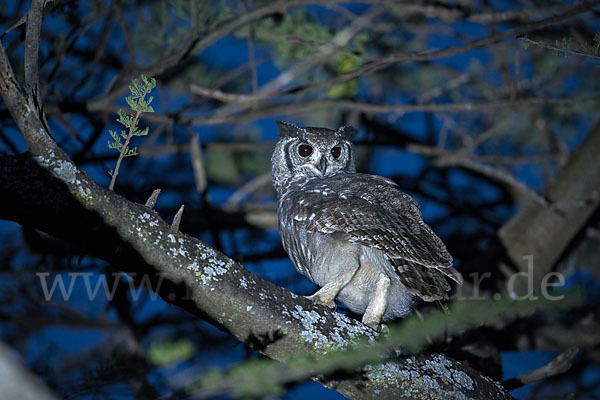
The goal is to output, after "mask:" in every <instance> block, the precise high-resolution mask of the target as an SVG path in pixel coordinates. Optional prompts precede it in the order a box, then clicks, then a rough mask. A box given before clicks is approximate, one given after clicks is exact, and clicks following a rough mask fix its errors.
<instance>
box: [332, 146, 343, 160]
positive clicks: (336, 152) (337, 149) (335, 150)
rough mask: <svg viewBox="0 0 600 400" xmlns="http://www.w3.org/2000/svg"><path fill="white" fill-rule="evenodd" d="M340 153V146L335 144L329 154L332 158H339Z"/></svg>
mask: <svg viewBox="0 0 600 400" xmlns="http://www.w3.org/2000/svg"><path fill="white" fill-rule="evenodd" d="M341 154H342V148H341V147H340V146H335V147H334V148H332V149H331V155H332V156H333V158H340V155H341Z"/></svg>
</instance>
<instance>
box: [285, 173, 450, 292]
mask: <svg viewBox="0 0 600 400" xmlns="http://www.w3.org/2000/svg"><path fill="white" fill-rule="evenodd" d="M304 189H305V190H304V192H303V198H302V201H299V202H298V203H297V205H296V207H297V209H296V215H297V217H298V218H301V219H304V220H305V221H306V222H307V229H308V231H309V232H318V233H321V234H325V235H328V236H330V237H332V238H334V239H339V240H346V241H350V242H355V243H360V244H362V245H364V246H369V247H374V248H377V249H380V250H382V251H383V252H384V254H385V256H386V258H387V259H388V260H389V261H390V265H391V266H392V268H393V269H394V271H393V273H396V274H397V275H398V277H399V278H400V280H401V281H402V283H403V284H404V285H405V286H406V287H407V289H409V290H410V291H411V292H412V293H414V294H415V295H417V296H419V297H420V298H422V299H423V300H425V301H434V300H444V299H447V298H448V296H447V294H446V292H447V291H448V290H450V285H449V284H448V282H447V281H446V279H445V278H444V277H448V278H450V279H452V280H453V281H455V282H457V283H459V284H461V283H462V276H461V275H460V273H459V272H458V271H456V270H455V269H454V268H453V267H452V256H451V255H450V253H448V251H447V250H446V246H445V245H444V243H443V242H442V241H441V240H440V239H439V238H438V237H437V235H436V234H435V233H434V232H433V231H432V230H431V228H430V227H429V226H427V225H426V224H425V222H423V219H422V217H421V212H420V210H419V207H418V205H417V204H416V202H415V201H414V200H413V199H412V198H411V197H410V196H409V195H407V194H405V193H402V192H401V191H399V190H398V189H397V187H396V185H395V184H394V183H393V182H392V181H390V180H388V179H386V178H383V177H379V176H374V175H366V174H344V175H335V176H332V177H328V178H325V179H322V180H319V181H318V182H315V183H314V184H308V185H306V186H305V188H304ZM390 272H392V271H390Z"/></svg>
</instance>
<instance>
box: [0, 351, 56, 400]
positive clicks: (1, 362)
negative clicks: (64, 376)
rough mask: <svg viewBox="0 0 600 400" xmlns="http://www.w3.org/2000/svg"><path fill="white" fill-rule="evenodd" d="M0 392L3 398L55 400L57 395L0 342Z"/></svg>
mask: <svg viewBox="0 0 600 400" xmlns="http://www.w3.org/2000/svg"><path fill="white" fill-rule="evenodd" d="M0 393H2V398H3V399H20V400H57V397H55V396H54V394H52V393H51V392H50V390H49V389H48V388H47V387H46V386H45V385H44V384H43V382H41V381H40V380H39V379H38V377H37V376H35V375H33V374H32V373H31V372H29V371H28V370H27V369H26V368H25V367H24V366H23V365H22V363H21V362H19V361H18V360H17V359H16V358H15V357H14V354H11V351H10V349H9V348H7V347H6V346H5V345H4V344H3V343H2V342H0Z"/></svg>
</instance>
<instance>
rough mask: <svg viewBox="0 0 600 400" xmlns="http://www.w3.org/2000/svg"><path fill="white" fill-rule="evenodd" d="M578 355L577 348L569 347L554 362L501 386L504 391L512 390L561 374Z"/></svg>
mask: <svg viewBox="0 0 600 400" xmlns="http://www.w3.org/2000/svg"><path fill="white" fill-rule="evenodd" d="M577 353H579V349H578V348H577V347H571V348H569V349H567V350H565V351H563V352H562V353H560V354H559V355H558V356H557V357H556V358H555V359H554V360H552V361H550V362H549V363H548V364H546V365H544V366H542V367H540V368H537V369H534V370H533V371H529V372H526V373H524V374H523V375H519V376H518V377H516V378H513V379H509V380H507V381H504V382H502V386H504V387H505V388H506V390H514V389H517V388H519V387H521V386H525V385H527V384H529V383H532V382H536V381H539V380H542V379H545V378H549V377H551V376H555V375H559V374H562V373H564V372H566V371H568V370H569V368H571V364H572V361H573V359H574V358H575V356H576V355H577Z"/></svg>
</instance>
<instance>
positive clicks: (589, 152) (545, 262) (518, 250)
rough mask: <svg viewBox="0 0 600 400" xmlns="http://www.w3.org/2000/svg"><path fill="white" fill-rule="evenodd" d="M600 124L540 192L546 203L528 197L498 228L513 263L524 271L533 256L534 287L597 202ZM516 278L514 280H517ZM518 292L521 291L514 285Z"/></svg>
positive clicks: (548, 270) (598, 190)
mask: <svg viewBox="0 0 600 400" xmlns="http://www.w3.org/2000/svg"><path fill="white" fill-rule="evenodd" d="M598 154H600V124H597V125H596V127H595V128H593V129H592V131H591V132H590V133H589V134H588V136H587V138H586V139H585V140H584V142H583V143H582V144H580V145H579V147H578V148H577V149H576V150H575V151H574V152H573V153H572V154H571V156H570V157H569V161H568V162H567V164H565V165H564V166H563V167H562V168H561V169H560V170H559V171H558V172H557V173H556V175H555V176H554V177H553V178H552V180H551V181H550V182H549V184H548V185H547V187H546V189H545V190H544V192H543V196H544V198H545V199H547V200H548V203H549V205H548V206H546V207H543V206H540V204H539V203H538V202H536V201H531V200H530V201H528V202H527V203H526V204H525V206H524V208H523V209H522V210H521V212H520V213H519V214H518V215H516V216H515V217H513V218H512V219H511V220H509V221H508V222H507V223H506V224H504V226H503V227H502V228H501V229H500V231H499V232H498V234H499V236H500V239H501V241H502V243H503V244H504V246H505V247H506V249H507V252H508V255H509V257H510V259H511V260H512V262H513V263H514V264H515V265H516V266H517V267H518V268H519V270H521V271H527V269H528V266H529V263H528V261H527V259H525V258H524V257H525V256H528V255H533V263H534V276H533V279H534V282H533V285H534V288H539V283H540V282H541V279H543V277H544V276H545V275H546V274H547V273H548V272H550V271H551V270H552V267H553V266H554V264H555V263H556V262H557V261H558V259H559V257H560V256H561V255H562V253H563V251H564V250H565V249H566V247H567V245H568V244H569V243H570V242H571V239H572V238H573V237H574V236H575V234H576V233H577V232H578V231H579V230H580V229H581V228H582V227H583V226H584V225H585V223H586V222H587V220H588V219H589V217H590V216H591V215H592V213H593V212H594V210H596V209H597V208H598V206H599V205H600V189H599V188H600V158H599V157H598ZM520 282H521V281H519V280H517V284H519V283H520ZM517 289H518V290H517V292H518V294H520V292H521V290H519V289H523V290H524V288H520V287H519V286H517Z"/></svg>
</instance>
